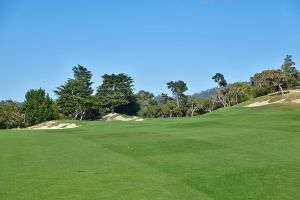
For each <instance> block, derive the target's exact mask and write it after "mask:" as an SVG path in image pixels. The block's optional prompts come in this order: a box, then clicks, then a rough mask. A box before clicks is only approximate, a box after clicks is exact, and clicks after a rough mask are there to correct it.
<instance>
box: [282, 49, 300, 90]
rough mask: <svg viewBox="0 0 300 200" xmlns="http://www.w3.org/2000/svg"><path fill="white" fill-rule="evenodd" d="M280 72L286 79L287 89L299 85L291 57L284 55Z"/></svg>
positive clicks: (296, 71)
mask: <svg viewBox="0 0 300 200" xmlns="http://www.w3.org/2000/svg"><path fill="white" fill-rule="evenodd" d="M281 71H282V72H283V73H284V74H285V75H286V77H287V82H288V83H287V84H288V87H294V86H297V85H299V78H298V73H299V72H298V70H297V69H296V67H295V62H294V61H293V60H292V56H291V55H286V57H285V59H284V63H283V64H282V65H281Z"/></svg>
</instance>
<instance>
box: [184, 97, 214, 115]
mask: <svg viewBox="0 0 300 200" xmlns="http://www.w3.org/2000/svg"><path fill="white" fill-rule="evenodd" d="M208 108H209V100H208V99H199V98H195V97H189V98H188V113H189V114H190V116H191V117H192V116H194V115H195V113H205V112H207V110H208Z"/></svg>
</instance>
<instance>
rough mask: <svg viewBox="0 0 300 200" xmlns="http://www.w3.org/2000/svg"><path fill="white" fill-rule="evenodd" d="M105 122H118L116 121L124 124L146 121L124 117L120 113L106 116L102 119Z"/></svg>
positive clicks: (133, 117)
mask: <svg viewBox="0 0 300 200" xmlns="http://www.w3.org/2000/svg"><path fill="white" fill-rule="evenodd" d="M102 119H103V120H106V121H112V120H116V121H124V122H128V121H136V122H141V121H144V119H142V118H139V117H136V116H126V117H124V116H122V115H120V114H118V113H109V114H107V115H105V116H103V117H102Z"/></svg>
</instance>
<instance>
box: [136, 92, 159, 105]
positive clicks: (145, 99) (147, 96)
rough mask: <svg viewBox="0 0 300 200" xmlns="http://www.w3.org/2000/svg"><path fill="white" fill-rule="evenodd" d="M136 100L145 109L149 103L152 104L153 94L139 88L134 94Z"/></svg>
mask: <svg viewBox="0 0 300 200" xmlns="http://www.w3.org/2000/svg"><path fill="white" fill-rule="evenodd" d="M136 97H137V100H138V102H139V104H140V105H141V106H142V108H143V109H146V108H147V107H149V106H150V105H151V104H153V102H154V101H155V100H154V94H153V93H151V92H147V91H144V90H140V91H139V92H138V93H137V94H136Z"/></svg>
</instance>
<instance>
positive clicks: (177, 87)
mask: <svg viewBox="0 0 300 200" xmlns="http://www.w3.org/2000/svg"><path fill="white" fill-rule="evenodd" d="M167 86H168V89H171V91H172V94H173V96H174V98H175V101H176V104H177V107H179V106H180V103H182V101H183V98H185V95H184V92H186V91H187V90H188V88H187V86H186V83H185V82H183V81H181V80H179V81H175V82H174V81H170V82H168V83H167Z"/></svg>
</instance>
